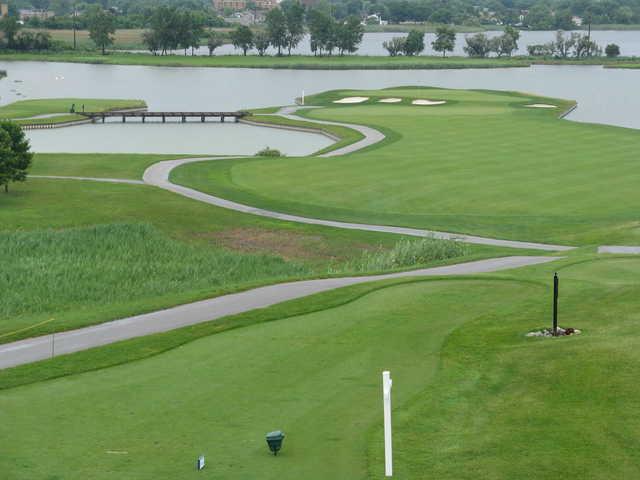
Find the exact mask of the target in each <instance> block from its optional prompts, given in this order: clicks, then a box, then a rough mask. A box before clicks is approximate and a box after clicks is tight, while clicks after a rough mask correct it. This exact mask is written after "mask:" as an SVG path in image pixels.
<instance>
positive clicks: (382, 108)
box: [173, 87, 640, 245]
mask: <svg viewBox="0 0 640 480" xmlns="http://www.w3.org/2000/svg"><path fill="white" fill-rule="evenodd" d="M349 96H366V97H370V100H369V101H367V102H365V103H363V104H356V105H337V104H334V103H332V102H333V100H336V99H339V98H343V97H349ZM383 97H400V98H403V102H402V103H400V104H387V105H385V104H380V103H378V102H377V100H378V99H380V98H383ZM416 98H418V99H419V98H426V99H435V100H438V99H443V100H446V101H447V103H446V104H444V105H438V106H426V107H425V106H416V105H411V102H410V101H411V99H416ZM306 103H307V104H309V105H312V104H314V105H324V106H325V107H326V108H321V109H311V110H308V111H304V112H303V113H302V114H303V115H304V116H306V117H307V118H309V119H313V118H318V119H322V120H334V121H342V122H346V123H359V124H367V125H371V126H373V127H377V128H379V129H381V130H382V131H383V132H384V133H385V134H387V135H388V136H389V139H388V140H387V141H386V143H383V144H381V145H378V147H377V148H374V149H372V150H368V151H364V152H359V153H355V154H351V155H348V156H346V157H341V158H326V159H325V158H278V159H268V160H263V159H249V160H246V161H234V162H233V163H232V162H218V163H215V164H213V163H210V164H193V165H188V166H183V167H180V168H179V169H177V170H176V171H175V172H174V175H173V178H174V180H175V181H177V182H178V183H181V184H185V185H190V186H193V187H195V188H197V189H199V190H204V191H208V192H213V193H218V194H221V195H222V196H224V197H226V198H232V199H235V200H238V201H241V202H244V203H248V204H251V205H255V206H259V207H264V208H270V209H273V210H278V211H283V212H289V213H296V214H300V215H306V216H313V217H318V218H326V219H335V220H345V221H356V222H362V223H377V224H387V225H401V226H411V227H422V228H432V229H438V230H444V231H452V232H460V233H472V234H478V235H484V236H493V237H498V238H508V239H515V240H531V241H541V242H555V243H565V244H574V245H590V244H598V243H600V244H605V243H614V244H615V243H619V244H631V245H634V244H638V242H640V222H638V218H637V211H636V209H635V207H634V205H636V204H637V203H638V202H639V201H640V197H639V195H640V190H638V188H637V183H638V169H637V161H636V156H637V155H636V152H637V151H638V149H639V148H640V136H638V133H637V131H635V130H631V129H624V128H619V127H610V126H603V125H593V124H582V123H575V122H569V121H563V120H559V119H558V118H557V117H558V115H559V114H560V113H561V112H563V111H564V110H565V109H566V108H568V107H569V106H571V105H572V103H571V102H569V101H565V100H559V99H548V98H536V97H534V96H531V95H524V94H522V95H521V94H516V93H504V92H490V91H462V90H445V89H428V88H417V87H416V88H395V89H387V90H378V91H348V90H344V91H334V92H329V93H327V94H323V95H319V96H315V97H312V98H309V99H308V100H307V102H306ZM533 103H549V104H554V105H557V106H558V108H556V109H535V108H525V107H524V105H527V104H533ZM300 179H304V181H301V180H300Z"/></svg>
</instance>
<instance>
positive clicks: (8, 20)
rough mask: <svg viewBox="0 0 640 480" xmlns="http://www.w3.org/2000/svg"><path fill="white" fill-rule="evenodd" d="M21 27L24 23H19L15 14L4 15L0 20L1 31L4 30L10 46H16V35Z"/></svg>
mask: <svg viewBox="0 0 640 480" xmlns="http://www.w3.org/2000/svg"><path fill="white" fill-rule="evenodd" d="M21 27H22V25H20V24H19V23H18V20H17V19H16V17H14V16H13V15H11V16H6V17H3V18H2V20H0V31H2V33H3V35H4V39H5V41H6V42H7V46H8V47H9V48H13V47H14V46H15V37H16V35H17V34H18V31H19V30H20V28H21Z"/></svg>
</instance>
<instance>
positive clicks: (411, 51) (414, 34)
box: [403, 30, 424, 57]
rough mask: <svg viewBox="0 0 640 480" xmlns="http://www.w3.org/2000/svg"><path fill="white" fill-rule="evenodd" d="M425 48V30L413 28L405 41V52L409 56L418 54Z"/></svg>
mask: <svg viewBox="0 0 640 480" xmlns="http://www.w3.org/2000/svg"><path fill="white" fill-rule="evenodd" d="M423 50H424V32H420V31H418V30H411V31H410V32H409V35H407V38H406V39H405V41H404V48H403V51H404V54H405V55H406V56H408V57H411V56H413V55H418V54H419V53H420V52H422V51H423Z"/></svg>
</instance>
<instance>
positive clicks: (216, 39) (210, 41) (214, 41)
mask: <svg viewBox="0 0 640 480" xmlns="http://www.w3.org/2000/svg"><path fill="white" fill-rule="evenodd" d="M222 45H224V41H223V40H222V35H220V34H219V33H218V32H216V31H215V30H209V33H207V48H208V49H209V56H211V55H213V52H214V50H215V49H216V48H219V47H221V46H222Z"/></svg>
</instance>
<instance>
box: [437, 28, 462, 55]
mask: <svg viewBox="0 0 640 480" xmlns="http://www.w3.org/2000/svg"><path fill="white" fill-rule="evenodd" d="M431 46H432V47H433V49H434V50H435V51H436V52H442V56H443V57H446V56H447V52H453V49H454V48H455V46H456V30H455V29H454V28H453V27H450V26H448V25H443V26H440V27H438V28H437V29H436V39H435V41H433V42H431Z"/></svg>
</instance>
